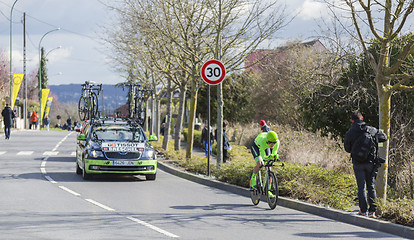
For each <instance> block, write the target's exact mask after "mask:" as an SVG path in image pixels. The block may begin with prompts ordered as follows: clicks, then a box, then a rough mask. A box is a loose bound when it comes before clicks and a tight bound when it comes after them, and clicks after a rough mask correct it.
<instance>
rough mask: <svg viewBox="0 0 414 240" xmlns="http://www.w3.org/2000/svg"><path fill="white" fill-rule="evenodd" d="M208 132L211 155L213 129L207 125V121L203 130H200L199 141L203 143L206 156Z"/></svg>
mask: <svg viewBox="0 0 414 240" xmlns="http://www.w3.org/2000/svg"><path fill="white" fill-rule="evenodd" d="M208 134H210V156H211V155H212V153H213V152H212V146H213V143H214V136H213V129H212V128H211V126H208V124H207V121H206V124H205V125H204V128H203V130H202V131H201V141H202V142H203V143H204V150H205V153H206V157H207V156H208V151H209V150H208Z"/></svg>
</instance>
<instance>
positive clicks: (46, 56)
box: [45, 46, 62, 58]
mask: <svg viewBox="0 0 414 240" xmlns="http://www.w3.org/2000/svg"><path fill="white" fill-rule="evenodd" d="M61 48H62V46H59V47H55V48H53V49H52V50H50V51H49V52H47V53H46V54H45V58H47V55H49V53H51V52H53V51H54V50H57V49H61Z"/></svg>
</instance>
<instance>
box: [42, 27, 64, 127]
mask: <svg viewBox="0 0 414 240" xmlns="http://www.w3.org/2000/svg"><path fill="white" fill-rule="evenodd" d="M58 30H60V28H56V29H53V30H50V31H49V32H47V33H45V34H44V35H43V36H42V38H41V39H40V41H39V95H40V97H39V100H40V111H39V113H40V118H39V129H41V128H42V122H43V108H42V97H43V96H42V95H43V94H42V54H41V50H40V46H41V44H42V40H43V38H44V37H45V36H46V35H48V34H49V33H51V32H54V31H58Z"/></svg>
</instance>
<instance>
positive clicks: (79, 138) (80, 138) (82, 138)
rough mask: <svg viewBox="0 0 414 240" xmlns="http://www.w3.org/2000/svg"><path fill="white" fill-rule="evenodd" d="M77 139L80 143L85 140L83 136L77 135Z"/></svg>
mask: <svg viewBox="0 0 414 240" xmlns="http://www.w3.org/2000/svg"><path fill="white" fill-rule="evenodd" d="M77 139H78V140H82V141H84V140H86V137H85V134H79V135H78V137H77Z"/></svg>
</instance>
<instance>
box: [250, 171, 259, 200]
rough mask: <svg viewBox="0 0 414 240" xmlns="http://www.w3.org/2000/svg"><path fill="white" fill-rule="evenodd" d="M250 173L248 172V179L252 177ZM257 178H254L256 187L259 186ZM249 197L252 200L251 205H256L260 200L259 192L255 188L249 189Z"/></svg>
mask: <svg viewBox="0 0 414 240" xmlns="http://www.w3.org/2000/svg"><path fill="white" fill-rule="evenodd" d="M252 174H253V171H252V173H251V174H250V179H251V178H252ZM258 181H259V179H258V177H257V178H256V188H257V187H259V183H258ZM250 199H251V200H252V203H253V205H257V204H259V202H260V193H259V191H258V190H257V189H250Z"/></svg>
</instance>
